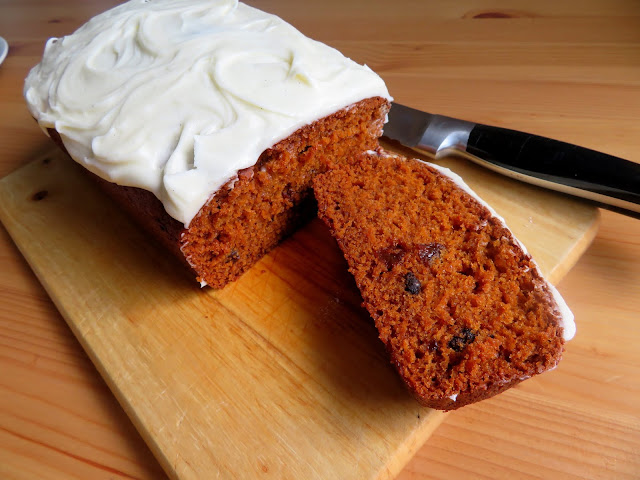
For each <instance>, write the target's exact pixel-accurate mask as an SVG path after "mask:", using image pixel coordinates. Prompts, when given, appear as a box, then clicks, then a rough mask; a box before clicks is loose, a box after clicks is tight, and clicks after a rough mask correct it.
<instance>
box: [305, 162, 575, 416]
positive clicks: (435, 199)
mask: <svg viewBox="0 0 640 480" xmlns="http://www.w3.org/2000/svg"><path fill="white" fill-rule="evenodd" d="M313 183H314V194H315V197H316V199H317V201H318V215H319V217H320V218H321V219H322V220H323V221H324V222H325V223H326V224H327V225H328V227H329V229H330V230H331V233H332V235H333V236H334V237H335V239H336V240H337V242H338V245H339V246H340V248H341V249H342V251H343V253H344V256H345V258H346V260H347V263H348V265H349V271H350V272H351V273H352V274H353V275H354V277H355V280H356V283H357V286H358V288H359V289H360V292H361V294H362V298H363V305H364V307H365V308H366V309H367V310H368V312H369V314H370V315H371V316H372V317H373V320H374V321H375V325H376V327H377V329H378V331H379V336H380V339H381V340H382V342H383V343H384V345H385V346H386V349H387V351H388V353H389V355H390V358H391V362H392V363H393V364H394V365H395V367H396V369H397V370H398V372H399V374H400V376H401V377H402V379H403V380H404V382H405V383H406V385H407V387H408V389H409V390H410V391H411V392H412V393H413V394H414V395H415V396H416V398H417V399H418V401H419V402H420V403H421V404H423V405H425V406H428V407H432V408H437V409H442V410H452V409H456V408H459V407H461V406H464V405H467V404H470V403H473V402H476V401H478V400H482V399H485V398H488V397H491V396H493V395H495V394H497V393H500V392H502V391H504V390H506V389H508V388H510V387H512V386H514V385H516V384H517V383H519V382H521V381H522V380H524V379H526V378H529V377H531V376H533V375H536V374H539V373H542V372H544V371H547V370H550V369H552V368H554V367H555V366H556V365H557V363H558V362H559V360H560V357H561V354H562V351H563V345H564V342H565V340H567V339H569V338H571V337H572V336H573V333H574V330H575V326H574V324H573V316H572V314H571V312H570V311H569V309H568V308H567V306H566V304H565V303H564V301H563V300H562V298H561V297H560V295H559V294H558V293H557V291H556V289H555V288H554V287H553V286H552V285H550V284H549V283H548V282H547V281H545V279H544V278H543V276H542V275H541V273H540V271H539V269H538V267H537V265H536V264H535V262H534V261H533V260H532V258H531V256H530V255H529V254H528V253H527V251H526V250H525V248H524V247H523V246H522V245H521V244H520V243H519V242H518V241H517V240H516V239H515V238H514V236H513V235H512V233H511V232H510V231H509V229H508V228H507V226H506V225H505V223H504V221H503V220H502V219H501V218H500V217H499V216H498V215H497V214H496V213H495V212H494V211H493V210H492V209H491V208H490V207H489V206H488V205H487V204H485V203H484V202H483V201H482V200H480V199H479V198H478V197H477V196H476V195H475V194H474V193H473V192H472V191H471V190H470V189H469V187H467V186H466V185H465V184H464V183H463V182H462V180H461V179H460V178H459V177H458V176H456V175H455V174H453V173H452V172H450V171H449V170H446V169H443V168H441V167H436V166H435V165H430V164H427V163H425V162H421V161H419V160H415V159H407V158H403V157H398V156H394V155H390V154H387V153H385V152H384V151H382V150H377V151H370V152H367V153H365V154H363V155H362V156H361V157H360V158H358V161H357V162H354V163H353V164H352V165H348V166H345V167H341V168H336V169H332V170H331V171H329V172H327V173H325V174H322V175H319V176H317V177H316V178H315V179H314V182H313Z"/></svg>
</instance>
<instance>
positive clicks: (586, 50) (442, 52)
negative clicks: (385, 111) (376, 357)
mask: <svg viewBox="0 0 640 480" xmlns="http://www.w3.org/2000/svg"><path fill="white" fill-rule="evenodd" d="M115 3H116V2H114V1H109V0H91V1H84V0H61V1H59V2H47V1H45V0H26V1H21V2H15V1H6V0H2V1H0V35H2V36H4V37H5V38H6V39H7V40H8V41H9V44H10V52H9V56H8V58H7V59H6V60H5V63H3V64H2V65H1V66H0V145H1V146H2V151H3V155H2V157H1V158H0V176H5V175H7V174H9V173H10V172H12V171H14V170H16V169H17V168H18V167H20V166H22V165H25V164H26V163H28V162H29V161H31V160H32V159H33V158H35V157H37V156H38V155H40V154H42V153H44V152H45V151H47V150H48V149H49V148H50V144H49V142H48V140H47V139H46V138H45V137H44V136H43V135H42V133H41V132H40V131H39V129H38V128H37V126H36V125H35V124H34V122H33V120H32V119H31V118H30V117H29V115H28V112H27V111H26V108H25V107H24V103H23V100H22V97H21V90H22V81H23V79H24V76H25V75H26V73H27V71H28V69H29V68H30V67H31V66H33V65H34V64H35V63H37V61H38V58H39V56H40V55H41V52H42V47H43V44H44V41H45V39H46V38H47V37H49V36H60V35H63V34H65V33H68V32H70V31H72V30H73V29H75V28H76V27H77V26H79V25H80V24H81V23H83V22H84V21H86V20H87V19H88V18H89V17H90V16H91V15H93V14H95V13H98V12H99V11H102V10H104V9H106V8H108V7H110V6H112V5H114V4H115ZM249 3H251V4H253V5H255V6H258V7H259V8H262V9H265V10H267V11H271V12H273V13H276V14H278V15H280V16H282V17H284V18H285V19H287V20H288V21H290V22H292V23H293V24H294V25H296V26H297V27H298V28H299V29H301V30H302V31H304V32H305V33H306V34H308V35H310V36H312V37H314V38H317V39H318V40H321V41H324V42H326V43H329V44H331V45H333V46H335V47H337V48H339V49H341V50H342V51H343V52H344V53H345V54H347V55H349V56H351V57H352V58H354V59H355V60H357V61H360V62H363V63H367V64H368V65H369V66H371V67H372V68H373V69H374V70H376V71H378V72H379V73H380V74H381V75H382V76H383V78H384V79H385V80H386V82H387V84H388V86H389V89H390V91H391V92H392V94H393V95H394V97H395V98H396V99H397V100H398V101H400V102H402V103H405V104H410V105H413V106H415V107H418V108H423V109H427V110H430V111H433V112H437V113H443V114H447V115H451V116H458V117H461V118H466V119H471V120H476V121H482V122H485V123H490V124H496V125H500V126H505V127H510V128H517V129H521V130H527V131H531V132H533V133H539V134H543V135H547V136H552V137H555V138H558V139H560V140H564V141H569V142H573V143H578V144H581V145H584V146H587V147H590V148H595V149H599V150H602V151H605V152H607V153H610V154H614V155H619V156H624V157H626V158H629V159H632V160H635V161H638V159H640V124H639V123H638V121H637V116H638V114H637V112H638V106H640V66H639V63H638V59H639V58H640V28H639V27H640V9H639V8H638V6H637V3H636V2H634V1H617V2H609V1H606V0H602V1H586V2H577V1H569V2H557V1H553V2H551V1H547V2H491V3H489V2H481V1H473V2H472V1H467V2H417V1H410V0H406V1H405V0H402V1H397V2H382V1H371V2H360V1H353V2H338V1H334V0H326V1H324V2H296V1H293V0H270V1H253V2H249ZM1 236H2V240H1V242H0V258H1V265H2V268H0V285H1V287H0V372H1V374H0V477H1V478H8V479H22V478H24V479H32V478H105V479H107V478H139V479H155V478H163V475H164V473H163V472H162V469H161V467H160V466H159V464H158V462H157V461H156V460H155V459H154V457H153V455H152V454H151V452H150V451H149V449H148V448H147V447H146V445H145V444H144V442H143V441H142V439H141V437H140V436H139V435H138V433H137V432H136V430H135V428H134V427H133V425H132V423H131V422H130V421H129V419H128V418H127V416H126V414H125V413H124V411H123V409H122V408H121V407H120V406H119V405H118V403H117V402H116V400H115V399H114V397H113V395H112V394H111V392H110V390H109V388H108V387H107V386H106V385H105V383H104V382H103V381H102V380H101V378H100V375H99V373H98V372H97V371H96V369H95V367H94V366H93V364H92V363H91V361H90V360H89V359H88V357H87V356H86V355H85V353H84V352H83V350H82V348H81V346H80V345H79V344H78V342H77V341H76V340H75V338H74V336H73V334H72V332H71V331H70V329H69V328H68V327H67V325H66V323H65V322H64V320H63V319H62V318H61V316H60V314H59V313H58V311H57V309H56V307H55V306H54V305H53V304H52V302H51V300H50V299H49V297H48V295H47V294H46V293H45V291H44V290H43V288H42V286H41V285H40V283H39V282H38V280H37V278H36V277H35V276H34V274H33V273H32V271H31V269H30V268H29V266H28V265H27V263H26V262H25V260H24V259H23V258H22V255H21V254H20V252H19V251H18V249H17V248H16V246H15V244H14V243H13V242H12V241H11V239H10V238H9V236H8V234H7V233H6V231H4V230H2V233H1ZM53 254H55V252H52V255H53ZM559 289H560V291H561V292H562V293H563V295H564V297H565V298H566V300H567V301H568V303H569V304H570V306H571V307H572V309H573V311H574V313H575V314H576V319H577V325H578V334H577V336H576V338H575V339H574V340H573V341H572V342H571V343H569V345H568V347H567V352H566V354H565V359H564V360H563V363H562V367H561V368H559V369H557V370H556V371H554V372H552V373H550V374H546V375H544V376H541V377H538V378H536V379H532V380H530V381H528V382H525V383H524V384H523V385H522V386H521V387H520V388H517V389H512V390H511V391H509V392H507V393H505V394H503V395H501V396H499V397H497V398H495V399H492V400H489V401H486V402H482V403H480V404H478V405H474V406H470V407H466V408H464V409H462V410H460V411H457V412H454V413H452V414H450V415H448V416H447V418H446V420H445V421H444V423H443V424H442V425H441V426H440V427H439V428H438V429H437V430H436V431H435V433H434V434H433V435H432V436H431V438H430V439H429V440H428V441H427V442H426V443H425V444H424V446H423V447H422V448H420V449H419V450H418V452H417V454H416V455H415V457H414V458H413V460H412V461H411V462H410V463H409V464H408V465H407V466H406V467H405V468H404V470H403V471H402V472H401V473H400V474H399V478H402V479H426V478H638V477H640V453H639V452H640V421H639V420H638V419H639V418H640V362H639V360H640V354H639V353H638V349H637V343H638V342H639V341H640V324H639V323H638V316H639V314H638V312H640V224H639V223H638V222H637V220H631V219H628V218H625V217H622V216H619V215H616V214H611V213H609V212H603V215H602V223H601V227H600V230H599V232H598V234H597V236H596V238H595V241H594V243H593V244H592V245H591V247H590V248H589V249H588V250H587V252H586V254H585V255H584V256H583V257H582V258H581V259H580V260H579V261H578V263H577V265H576V266H575V267H574V268H573V269H572V270H571V271H570V272H568V274H567V275H566V277H565V278H564V280H563V281H562V282H560V284H559ZM272 473H273V472H272ZM263 474H264V476H265V478H266V477H268V476H269V472H268V471H267V472H264V471H263V472H262V473H260V475H261V476H262V475H263ZM272 476H273V477H274V478H277V475H272Z"/></svg>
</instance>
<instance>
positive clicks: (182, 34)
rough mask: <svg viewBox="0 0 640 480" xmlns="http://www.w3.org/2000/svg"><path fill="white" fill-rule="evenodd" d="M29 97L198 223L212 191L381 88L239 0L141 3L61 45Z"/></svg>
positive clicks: (103, 160)
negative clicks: (287, 140)
mask: <svg viewBox="0 0 640 480" xmlns="http://www.w3.org/2000/svg"><path fill="white" fill-rule="evenodd" d="M24 95H25V98H26V100H27V104H28V107H29V110H30V112H31V114H32V115H33V116H34V117H35V118H36V120H38V123H39V124H40V126H41V127H42V128H43V129H44V130H45V131H46V129H48V128H54V129H55V130H57V131H58V133H59V134H60V137H61V138H62V141H63V143H64V145H65V147H66V149H67V150H68V152H69V153H70V155H71V156H72V157H73V158H74V159H75V160H76V161H77V162H79V163H81V164H82V165H84V166H85V167H86V168H87V169H89V170H90V171H91V172H93V173H95V174H97V175H98V176H100V177H102V178H104V179H106V180H108V181H111V182H114V183H117V184H120V185H127V186H134V187H140V188H143V189H145V190H149V191H151V192H153V193H154V194H155V195H156V197H158V198H159V199H160V200H161V201H162V203H163V204H164V206H165V209H166V210H167V212H168V213H169V215H171V216H172V217H174V218H175V219H177V220H178V221H180V222H182V223H184V225H185V226H188V225H189V223H190V222H191V220H192V219H193V217H194V216H195V215H196V214H197V212H198V211H199V210H200V209H201V208H202V206H203V205H205V203H206V202H207V201H208V200H209V198H210V197H211V195H213V194H215V192H216V191H217V190H218V189H219V188H220V187H221V186H222V185H224V184H225V183H226V182H228V181H229V180H233V179H234V178H235V177H236V176H237V172H238V171H239V170H241V169H244V168H247V167H250V166H252V165H254V164H255V163H256V161H257V159H258V157H259V156H260V154H261V153H262V152H263V151H264V150H265V149H267V148H269V147H271V146H272V145H274V144H275V143H277V142H278V141H280V140H282V139H284V138H286V137H287V136H289V135H291V134H292V133H293V132H295V131H296V130H297V129H299V128H300V127H302V126H304V125H307V124H309V123H312V122H313V121H315V120H317V119H319V118H322V117H324V116H326V115H329V114H331V113H333V112H336V111H338V110H340V109H342V108H345V107H348V106H349V105H352V104H353V103H356V102H358V101H360V100H363V99H365V98H370V97H375V96H381V97H384V98H387V99H389V100H391V97H390V96H389V93H388V91H387V88H386V86H385V84H384V82H383V81H382V79H381V78H380V77H379V76H378V75H376V74H375V73H374V72H373V71H372V70H371V69H369V68H368V67H367V66H363V65H359V64H357V63H355V62H354V61H352V60H350V59H348V58H346V57H345V56H343V55H342V54H341V53H340V52H338V51H337V50H335V49H333V48H331V47H329V46H327V45H324V44H322V43H319V42H316V41H314V40H311V39H309V38H307V37H305V36H304V35H302V34H301V33H300V32H299V31H298V30H296V29H295V28H294V27H292V26H291V25H289V24H288V23H286V22H285V21H283V20H282V19H280V18H278V17H276V16H273V15H270V14H267V13H264V12H262V11H260V10H257V9H255V8H252V7H249V6H247V5H245V4H242V3H239V2H237V1H236V0H132V1H129V2H127V3H124V4H122V5H120V6H118V7H116V8H114V9H112V10H109V11H107V12H105V13H103V14H101V15H98V16H96V17H94V18H93V19H91V20H90V21H89V22H87V23H86V24H85V25H84V26H83V27H81V28H80V29H78V30H77V31H76V32H75V33H73V34H72V35H69V36H66V37H63V38H52V39H50V40H49V41H48V42H47V44H46V47H45V51H44V56H43V59H42V61H41V62H40V64H38V65H37V66H35V67H34V68H33V69H32V70H31V72H30V73H29V75H28V77H27V79H26V81H25V87H24Z"/></svg>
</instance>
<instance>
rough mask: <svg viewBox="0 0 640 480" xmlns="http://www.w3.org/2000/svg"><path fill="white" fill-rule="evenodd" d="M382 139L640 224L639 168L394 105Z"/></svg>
mask: <svg viewBox="0 0 640 480" xmlns="http://www.w3.org/2000/svg"><path fill="white" fill-rule="evenodd" d="M383 136H385V137H387V138H390V139H392V140H396V141H398V142H400V143H402V144H403V145H405V146H407V147H411V148H414V149H416V150H422V151H425V152H426V153H428V154H430V155H433V156H435V157H436V158H437V157H439V156H441V155H443V154H447V153H450V152H451V151H452V150H454V151H457V152H460V153H463V154H465V155H464V156H465V157H467V158H469V159H470V160H472V161H473V162H475V163H477V164H479V165H482V166H483V167H486V168H489V169H491V170H493V171H495V172H498V173H500V174H503V175H506V176H509V177H512V178H515V179H517V180H521V181H523V182H527V183H531V184H533V185H538V186H541V187H544V188H549V189H552V190H557V191H559V192H563V193H568V194H570V195H575V196H578V197H582V198H586V199H588V200H590V201H592V202H595V203H597V204H598V206H600V207H603V208H607V209H609V210H614V211H616V212H619V213H622V214H625V215H629V216H632V217H635V218H640V164H637V163H634V162H631V161H629V160H624V159H622V158H618V157H614V156H612V155H607V154H606V153H601V152H597V151H595V150H589V149H588V148H584V147H579V146H577V145H572V144H570V143H565V142H560V141H558V140H553V139H550V138H546V137H541V136H538V135H532V134H530V133H524V132H519V131H516V130H509V129H506V128H500V127H492V126H489V125H482V124H479V123H473V122H468V121H466V120H459V119H456V118H450V117H445V116H443V115H433V114H431V113H426V112H423V111H420V110H416V109H414V108H410V107H406V106H404V105H400V104H398V103H394V104H392V106H391V110H390V111H389V121H388V122H387V123H386V124H385V126H384V132H383Z"/></svg>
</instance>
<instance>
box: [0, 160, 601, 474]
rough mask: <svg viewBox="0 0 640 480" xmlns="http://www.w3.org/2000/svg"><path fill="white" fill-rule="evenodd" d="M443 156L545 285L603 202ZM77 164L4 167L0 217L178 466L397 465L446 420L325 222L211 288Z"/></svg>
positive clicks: (117, 389) (578, 248) (576, 247)
mask: <svg viewBox="0 0 640 480" xmlns="http://www.w3.org/2000/svg"><path fill="white" fill-rule="evenodd" d="M439 163H442V164H444V165H446V166H449V167H450V168H452V169H453V170H454V171H456V172H458V173H459V174H461V175H462V176H463V177H464V178H465V179H467V181H468V183H469V184H470V185H471V186H472V187H473V188H475V189H476V190H477V192H478V193H479V194H480V195H481V196H483V197H484V198H485V200H487V201H489V202H490V203H491V204H492V205H493V206H494V207H495V208H496V210H497V211H498V212H499V213H500V214H501V215H503V216H504V217H505V219H506V220H507V222H508V223H509V225H510V226H511V228H512V229H513V231H514V232H515V233H516V235H517V236H518V237H519V238H520V239H521V240H522V241H523V242H524V243H525V245H527V247H528V248H529V250H530V251H531V253H532V254H533V255H534V257H535V258H536V259H537V260H538V263H539V264H540V266H541V268H542V270H543V271H544V272H545V273H546V274H547V275H548V276H549V278H550V279H551V280H552V281H558V280H559V279H560V278H561V277H562V275H564V273H566V271H567V270H568V269H569V268H570V267H571V266H572V265H573V263H574V262H575V261H576V260H577V258H578V257H579V256H580V254H581V253H582V252H583V251H584V250H585V249H586V247H587V246H588V244H589V242H590V241H591V239H592V238H593V236H594V235H595V232H596V229H597V219H598V212H597V210H596V209H594V208H593V207H589V206H586V205H584V204H582V203H581V202H579V201H576V200H572V199H568V198H565V197H563V196H560V195H558V194H555V193H551V192H546V191H543V190H540V189H537V188H534V187H529V186H526V185H523V184H518V183H515V182H513V181H511V180H508V179H505V178H502V177H499V176H497V175H495V174H493V173H490V172H486V171H483V170H481V169H479V167H476V166H474V165H472V164H470V163H467V162H465V161H462V160H456V159H452V158H450V159H445V160H444V161H442V162H439ZM79 169H80V167H78V166H77V165H75V164H74V163H73V162H72V161H71V160H69V159H68V158H67V157H65V156H64V155H62V154H60V153H58V152H57V151H55V152H54V151H52V152H51V153H50V154H49V155H47V156H46V157H44V158H40V159H37V160H35V161H34V162H32V163H31V164H29V165H27V166H25V167H23V168H22V169H20V170H18V171H16V172H14V173H13V174H11V175H9V176H8V177H6V178H4V179H3V180H1V181H0V219H1V220H2V222H3V223H4V225H5V226H6V228H7V230H8V231H9V233H10V234H11V236H12V237H13V239H14V241H15V243H16V244H17V246H18V247H19V248H20V250H21V251H22V253H23V254H24V256H25V258H26V259H27V261H28V262H29V263H30V265H31V266H32V268H33V270H34V271H35V273H36V274H37V276H38V278H39V279H40V281H41V282H42V284H43V285H44V287H45V288H46V289H47V291H48V293H49V295H50V296H51V298H52V299H53V301H54V302H55V304H56V306H57V308H58V309H59V310H60V312H61V313H62V315H63V316H64V318H65V319H66V321H67V322H68V324H69V327H70V328H71V329H72V330H73V332H74V334H75V335H76V337H77V338H78V339H79V341H80V342H81V344H82V345H83V347H84V349H85V350H86V352H87V353H88V355H89V356H90V357H91V359H92V361H93V362H94V363H95V364H96V366H97V368H98V370H99V371H100V373H101V374H102V376H103V377H104V379H105V380H106V382H107V383H108V385H109V387H110V388H111V389H112V391H113V393H114V394H115V396H116V397H117V398H118V400H119V402H120V403H121V405H122V407H123V408H124V409H125V411H126V412H127V414H128V415H129V417H130V418H131V420H132V421H133V423H134V424H135V425H136V427H137V428H138V430H139V432H140V433H141V435H142V436H143V438H144V439H145V440H146V441H147V443H148V444H149V446H150V447H151V449H152V450H153V452H154V454H155V455H156V456H157V458H158V460H159V461H160V462H161V464H162V465H163V467H164V468H165V470H166V471H167V473H168V474H169V475H170V476H171V477H172V478H179V479H203V478H228V479H239V478H256V477H262V476H264V478H277V479H285V478H286V479H288V478H290V479H312V478H322V479H326V478H339V479H386V478H391V477H393V476H394V475H395V474H396V473H398V472H399V470H400V469H401V468H402V467H403V466H404V464H405V463H406V462H407V461H408V460H409V459H410V458H411V456H412V454H413V453H414V452H415V451H416V449H417V448H418V447H419V446H420V445H421V444H422V443H423V442H424V441H425V440H426V438H427V437H428V436H429V435H430V433H431V432H432V431H433V430H434V429H435V428H436V426H437V425H438V424H439V423H440V422H441V421H442V419H443V418H444V414H442V413H440V412H436V411H433V410H429V409H426V408H422V407H420V406H419V405H418V404H417V403H416V402H415V401H414V400H413V399H412V398H411V397H410V396H409V395H408V394H407V393H406V392H405V390H404V388H403V386H402V385H401V383H400V381H399V379H398V377H397V376H396V374H395V373H394V371H393V369H392V367H391V366H390V365H389V363H388V360H387V358H386V355H385V352H384V349H383V347H382V344H381V342H380V341H379V340H378V339H377V336H376V331H375V328H374V327H373V325H372V322H371V321H370V319H369V318H368V316H367V314H366V312H364V310H363V309H362V308H361V307H360V305H359V304H360V298H359V294H358V291H357V289H356V288H355V284H354V282H353V280H352V279H351V277H350V276H349V274H348V273H347V270H346V264H345V262H344V260H343V259H342V257H341V254H340V252H339V250H338V249H337V246H336V245H335V243H334V241H333V239H332V238H331V237H330V236H329V234H328V232H327V230H326V229H325V227H324V226H323V225H322V224H321V223H320V222H319V221H318V220H314V221H312V222H311V223H310V224H309V225H307V226H306V227H305V228H303V229H302V230H301V231H299V232H297V233H296V234H295V235H294V236H293V237H291V238H290V239H288V240H286V241H285V242H284V243H283V244H282V245H281V246H280V247H278V248H277V249H275V250H274V251H273V252H272V253H271V254H270V255H268V256H267V257H265V258H264V259H263V260H262V261H260V262H259V263H258V264H257V265H256V266H255V267H254V268H253V269H252V270H251V271H250V272H248V273H247V274H245V275H244V276H243V277H242V278H241V279H240V280H239V281H237V282H235V283H233V284H231V285H230V286H228V287H227V288H225V289H224V290H222V291H218V292H214V291H212V290H210V289H200V288H199V286H198V284H197V283H195V282H194V281H193V279H192V278H190V277H189V275H187V274H186V272H185V271H184V270H183V269H182V267H181V266H180V264H179V263H178V262H177V261H176V260H175V259H174V258H173V257H172V256H170V255H168V254H166V253H165V252H164V251H163V250H162V249H160V248H158V247H156V246H155V245H154V244H152V243H150V242H149V241H148V240H147V237H146V236H145V235H144V234H143V233H142V232H141V231H139V230H138V228H137V227H136V226H135V225H134V224H132V223H131V222H130V220H129V219H128V217H126V216H125V215H123V214H122V213H121V212H120V211H119V210H118V209H117V208H116V207H115V206H114V205H113V204H112V203H111V202H110V201H109V199H107V198H106V197H104V196H103V195H102V194H101V193H100V192H98V191H95V190H94V189H93V188H92V184H91V183H90V182H89V181H88V180H87V179H86V178H85V176H84V175H83V174H82V172H80V170H79ZM560 368H562V365H561V366H560ZM530 381H535V379H533V380H530ZM489 401H490V400H489Z"/></svg>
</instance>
